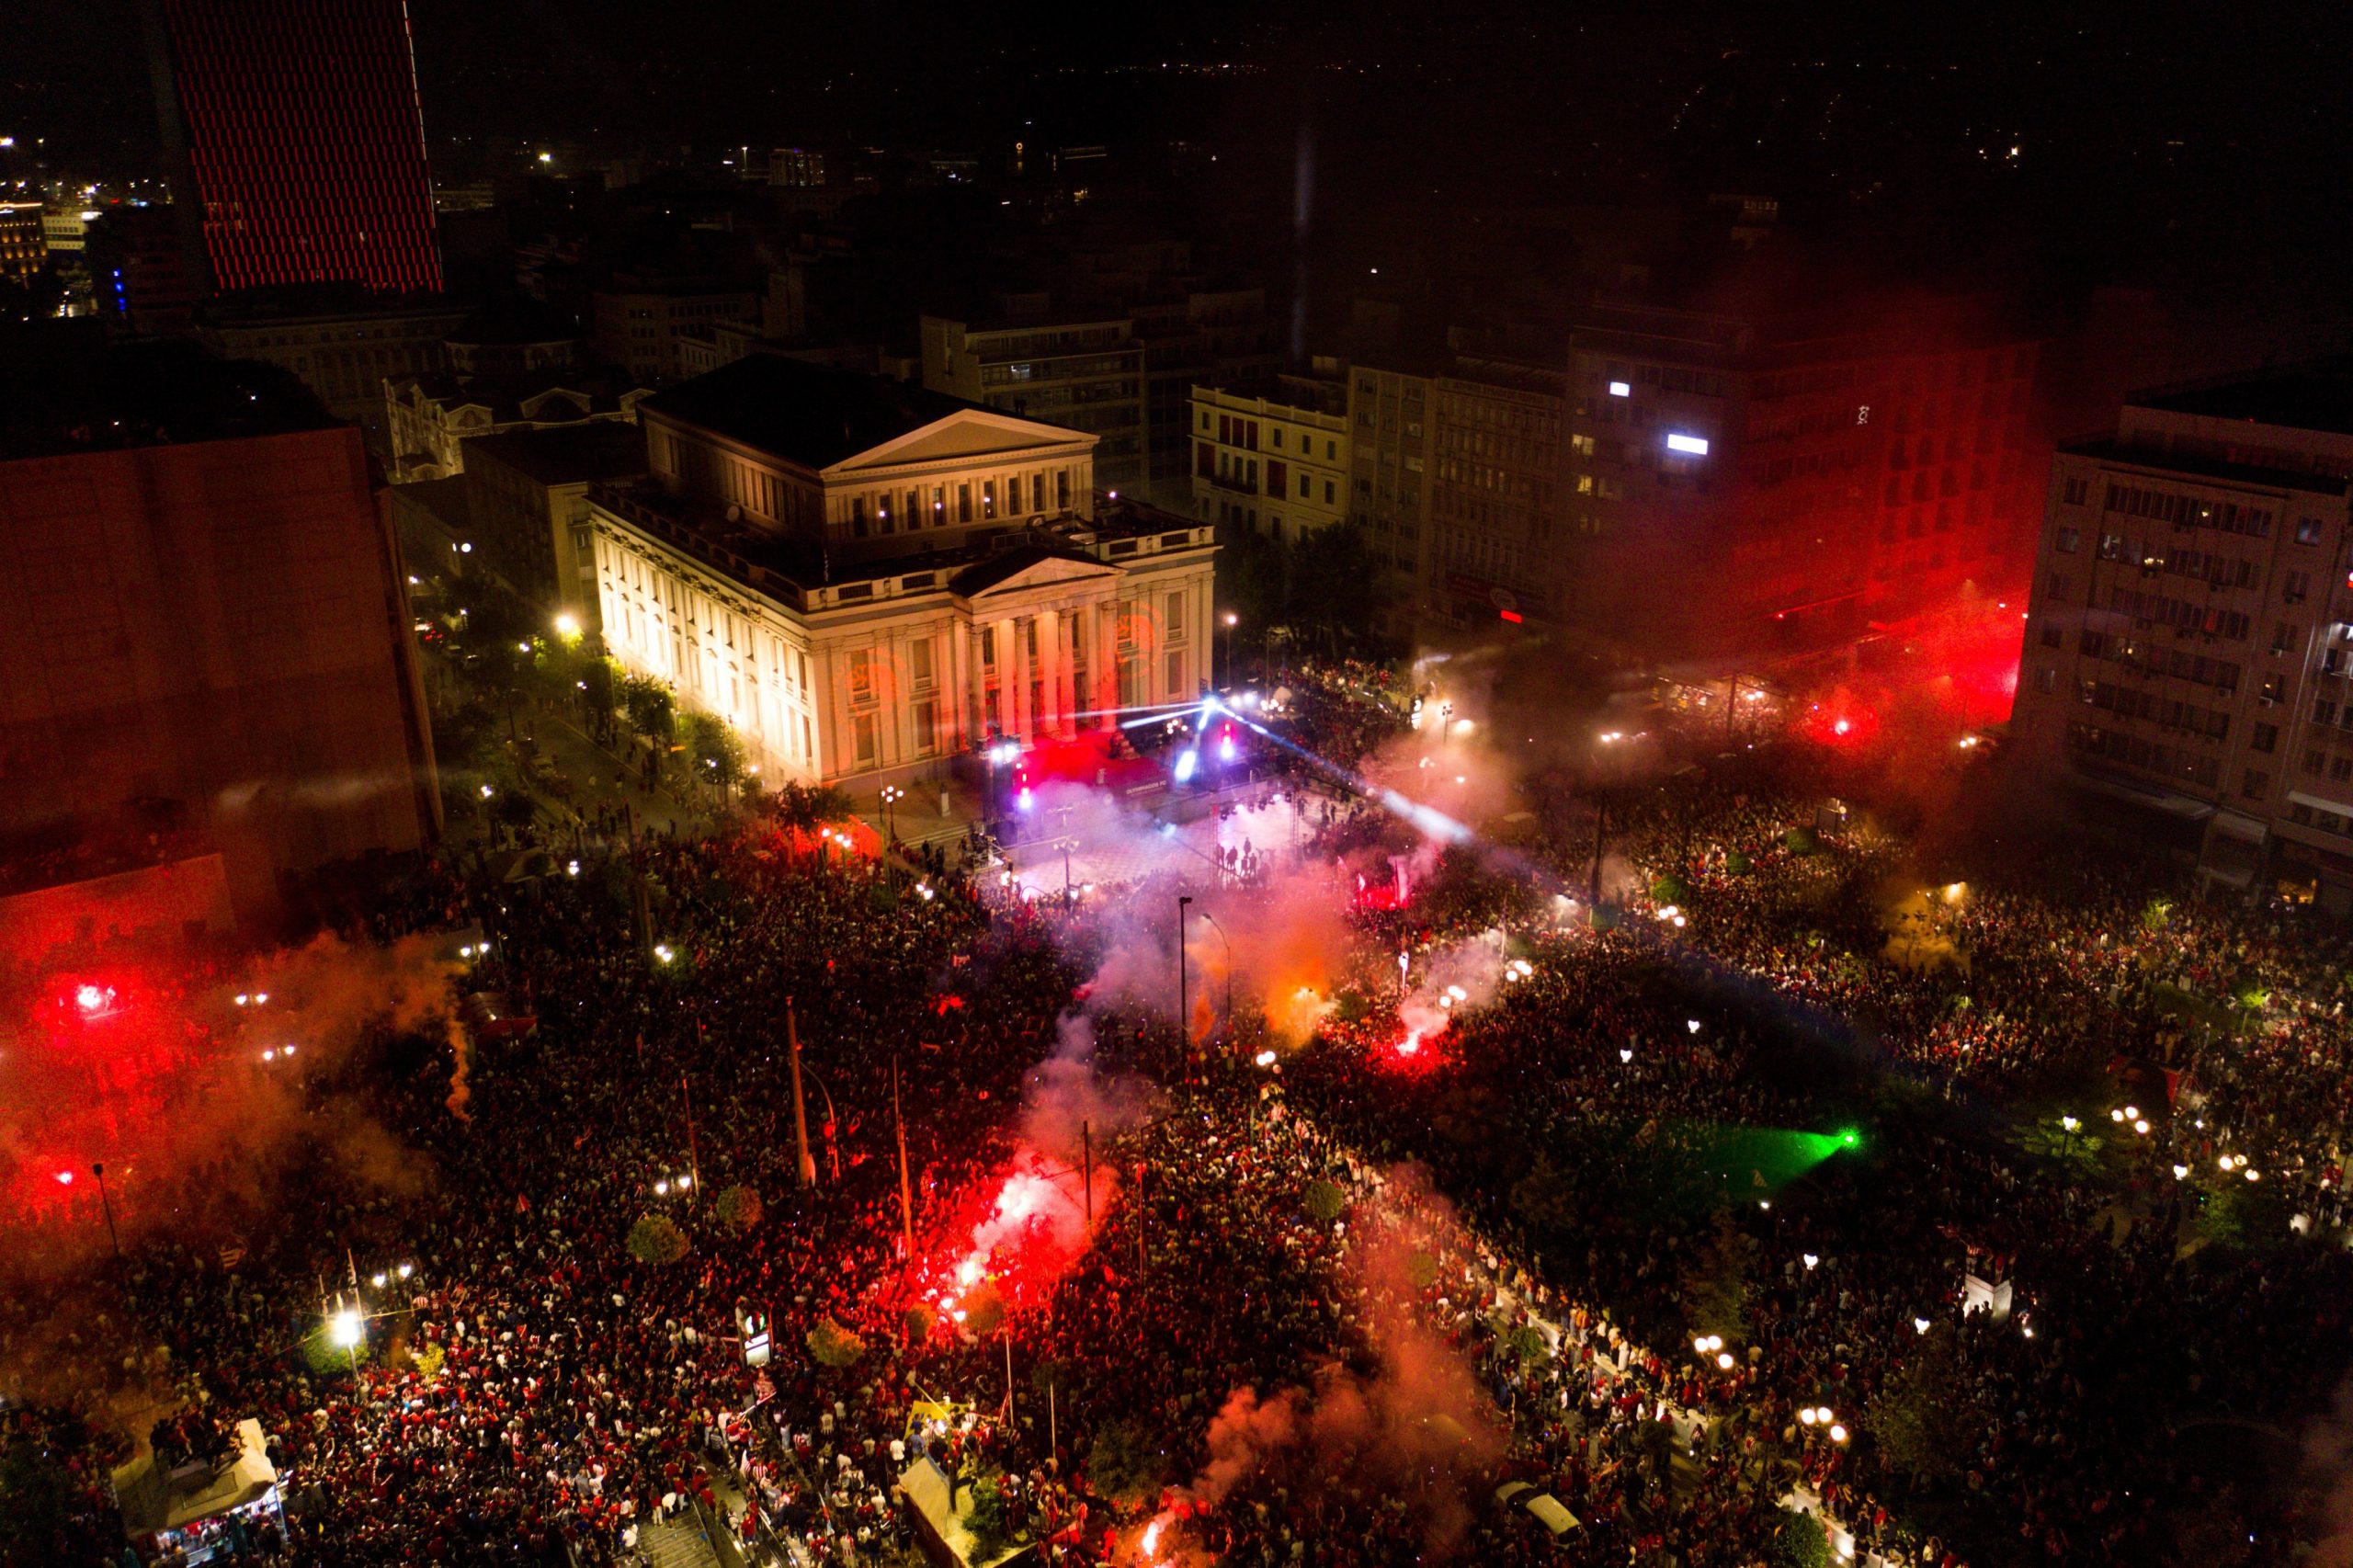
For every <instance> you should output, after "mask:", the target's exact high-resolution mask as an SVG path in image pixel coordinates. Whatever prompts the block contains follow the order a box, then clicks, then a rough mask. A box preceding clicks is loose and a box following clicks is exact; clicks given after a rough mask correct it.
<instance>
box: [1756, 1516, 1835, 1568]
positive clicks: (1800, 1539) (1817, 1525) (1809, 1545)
mask: <svg viewBox="0 0 2353 1568" xmlns="http://www.w3.org/2000/svg"><path fill="white" fill-rule="evenodd" d="M1767 1560H1768V1562H1771V1563H1772V1564H1773V1568H1830V1532H1829V1531H1827V1530H1825V1529H1824V1528H1822V1521H1821V1520H1820V1519H1817V1518H1815V1517H1813V1515H1812V1514H1801V1513H1797V1512H1794V1511H1790V1512H1784V1513H1783V1514H1782V1515H1781V1519H1780V1523H1779V1525H1777V1526H1776V1527H1775V1528H1774V1530H1773V1540H1772V1544H1771V1546H1770V1548H1769V1549H1768V1552H1767Z"/></svg>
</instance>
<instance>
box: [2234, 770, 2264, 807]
mask: <svg viewBox="0 0 2353 1568" xmlns="http://www.w3.org/2000/svg"><path fill="white" fill-rule="evenodd" d="M2270 790H2271V775H2269V774H2268V773H2266V772H2264V771H2263V770H2262V769H2261V768H2259V767H2250V768H2248V769H2247V770H2246V774H2245V777H2244V778H2241V779H2240V780H2239V793H2240V794H2242V795H2245V797H2246V798H2247V799H2248V800H2250V801H2259V800H2261V799H2263V797H2264V796H2265V795H2266V794H2268V793H2269V792H2270Z"/></svg>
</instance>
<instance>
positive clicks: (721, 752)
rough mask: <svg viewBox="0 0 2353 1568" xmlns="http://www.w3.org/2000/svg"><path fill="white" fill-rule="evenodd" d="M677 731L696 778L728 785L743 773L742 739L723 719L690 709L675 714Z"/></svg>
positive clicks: (710, 782)
mask: <svg viewBox="0 0 2353 1568" xmlns="http://www.w3.org/2000/svg"><path fill="white" fill-rule="evenodd" d="M677 733H678V740H679V742H680V743H681V744H684V745H685V746H686V748H687V758H688V766H689V767H690V769H691V770H692V773H693V776H694V777H695V778H698V779H700V780H701V781H702V782H704V783H706V784H711V785H715V786H717V787H719V788H721V789H728V788H732V787H733V785H734V784H735V783H736V781H737V780H739V779H741V778H743V777H744V742H743V739H742V737H741V736H739V735H737V734H736V733H735V732H734V731H733V729H731V728H729V727H728V724H727V722H726V721H725V720H723V719H721V718H719V717H717V716H716V715H714V714H710V713H703V712H698V711H695V710H688V711H687V712H685V713H682V714H680V715H679V716H678V723H677Z"/></svg>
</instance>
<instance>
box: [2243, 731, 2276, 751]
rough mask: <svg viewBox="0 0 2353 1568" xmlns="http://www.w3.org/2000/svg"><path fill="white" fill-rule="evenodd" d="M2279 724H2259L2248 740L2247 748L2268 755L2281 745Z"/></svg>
mask: <svg viewBox="0 0 2353 1568" xmlns="http://www.w3.org/2000/svg"><path fill="white" fill-rule="evenodd" d="M2278 746H2279V725H2277V724H2257V725H2256V727H2255V733H2254V735H2253V736H2252V737H2251V738H2250V739H2249V740H2248V741H2247V749H2248V750H2250V751H2259V752H2261V753H2263V754H2264V755H2265V756H2269V755H2270V754H2271V753H2272V751H2273V750H2275V749H2276V748H2277V747H2278Z"/></svg>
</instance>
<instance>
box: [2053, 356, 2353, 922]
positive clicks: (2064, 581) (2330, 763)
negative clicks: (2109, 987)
mask: <svg viewBox="0 0 2353 1568" xmlns="http://www.w3.org/2000/svg"><path fill="white" fill-rule="evenodd" d="M2348 476H2353V368H2348V367H2345V366H2337V367H2331V368H2326V369H2313V370H2302V371H2295V372H2290V373H2282V374H2274V375H2268V376H2265V377H2262V378H2259V379H2254V380H2247V381H2236V382H2233V383H2229V384H2225V385H2220V386H2213V387H2207V388H2202V389H2198V390H2194V391H2189V392H2176V393H2171V394H2161V395H2144V396H2140V397H2136V398H2134V399H2132V400H2131V402H2129V403H2127V405H2126V406H2125V408H2124V411H2123V413H2122V415H2121V416H2120V419H2119V422H2118V428H2117V433H2116V435H2115V436H2114V437H2111V438H2106V439H2101V440H2097V441H2089V442H2083V443H2077V444H2072V445H2069V446H2066V447H2064V448H2063V449H2061V450H2060V451H2059V453H2058V454H2057V456H2056V458H2055V459H2054V460H2053V462H2052V471H2051V482H2050V492H2049V497H2048V506H2047V514H2046V521H2045V524H2044V527H2043V529H2042V535H2041V539H2040V547H2039V549H2038V551H2037V553H2036V557H2035V575H2034V585H2033V592H2032V597H2031V601H2030V603H2029V608H2028V611H2027V619H2026V621H2025V651H2024V654H2023V657H2022V660H2021V663H2020V669H2019V684H2018V708H2017V713H2016V718H2015V720H2014V724H2013V727H2014V730H2015V733H2016V739H2017V743H2018V746H2019V748H2020V750H2021V752H2022V753H2023V754H2024V755H2025V756H2027V757H2029V758H2030V759H2031V760H2032V762H2033V763H2034V764H2035V765H2037V766H2040V767H2042V768H2044V769H2045V770H2047V772H2048V773H2049V774H2050V775H2051V776H2052V777H2053V778H2060V779H2063V780H2067V781H2069V782H2072V783H2074V784H2076V785H2079V786H2081V787H2083V788H2085V789H2087V790H2093V791H2096V792H2097V793H2099V794H2100V795H2102V796H2104V797H2109V798H2111V799H2113V800H2118V801H2126V802H2130V803H2132V804H2134V805H2137V806H2140V807H2142V808H2144V812H2143V819H2142V820H2143V821H2145V823H2146V824H2147V825H2148V826H2149V828H2150V830H2151V831H2150V835H2149V836H2150V837H2151V838H2152V839H2153V840H2154V841H2157V842H2160V843H2164V844H2165V845H2168V846H2171V847H2173V848H2176V849H2178V850H2181V851H2184V852H2192V851H2194V852H2196V853H2197V854H2198V855H2199V856H2200V859H2201V862H2202V863H2203V864H2204V865H2205V867H2206V868H2207V869H2208V870H2209V871H2210V872H2211V873H2212V874H2213V875H2215V876H2217V877H2219V878H2221V879H2222V880H2223V881H2228V882H2231V883H2233V884H2234V885H2240V886H2245V885H2246V884H2247V883H2248V882H2249V881H2251V880H2252V879H2253V878H2255V877H2256V876H2257V875H2259V874H2262V873H2263V872H2265V871H2267V870H2279V871H2282V872H2285V873H2288V874H2291V875H2295V876H2298V877H2302V878H2309V879H2311V880H2313V881H2315V882H2317V883H2318V884H2319V885H2320V886H2321V888H2322V889H2323V891H2324V892H2325V894H2326V895H2327V896H2328V897H2330V898H2331V899H2332V901H2336V902H2340V903H2341V902H2344V901H2347V900H2353V581H2348V578H2347V570H2348V565H2349V564H2353V560H2349V559H2348V554H2349V552H2348V549H2347V540H2348V535H2347V477H2348Z"/></svg>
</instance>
